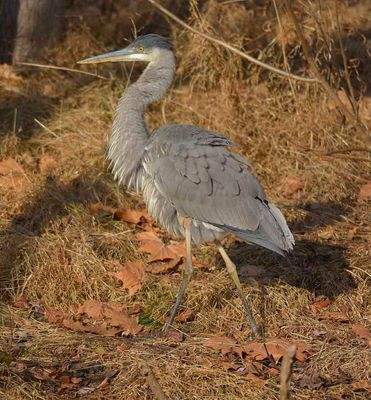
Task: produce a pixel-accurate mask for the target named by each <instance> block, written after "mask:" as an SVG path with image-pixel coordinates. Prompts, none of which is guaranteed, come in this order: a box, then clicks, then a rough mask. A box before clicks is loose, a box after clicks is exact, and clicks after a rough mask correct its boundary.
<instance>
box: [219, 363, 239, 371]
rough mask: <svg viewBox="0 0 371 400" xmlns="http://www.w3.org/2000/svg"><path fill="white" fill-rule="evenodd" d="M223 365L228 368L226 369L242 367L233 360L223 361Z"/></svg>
mask: <svg viewBox="0 0 371 400" xmlns="http://www.w3.org/2000/svg"><path fill="white" fill-rule="evenodd" d="M221 366H222V367H223V368H224V369H225V370H226V371H236V370H237V369H239V368H240V366H239V365H237V364H234V363H233V362H231V361H222V362H221Z"/></svg>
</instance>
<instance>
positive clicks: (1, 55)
mask: <svg viewBox="0 0 371 400" xmlns="http://www.w3.org/2000/svg"><path fill="white" fill-rule="evenodd" d="M18 10H19V0H0V64H4V63H8V64H9V63H11V62H12V52H13V47H14V41H15V37H16V34H17V15H18Z"/></svg>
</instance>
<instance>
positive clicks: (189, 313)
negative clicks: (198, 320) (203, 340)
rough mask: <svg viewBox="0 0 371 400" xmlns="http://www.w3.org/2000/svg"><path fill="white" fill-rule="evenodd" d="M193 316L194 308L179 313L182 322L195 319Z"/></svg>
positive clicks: (179, 319)
mask: <svg viewBox="0 0 371 400" xmlns="http://www.w3.org/2000/svg"><path fill="white" fill-rule="evenodd" d="M193 317H194V314H193V310H191V309H188V310H185V311H183V312H181V313H180V314H179V315H178V321H180V322H187V321H191V320H192V319H193Z"/></svg>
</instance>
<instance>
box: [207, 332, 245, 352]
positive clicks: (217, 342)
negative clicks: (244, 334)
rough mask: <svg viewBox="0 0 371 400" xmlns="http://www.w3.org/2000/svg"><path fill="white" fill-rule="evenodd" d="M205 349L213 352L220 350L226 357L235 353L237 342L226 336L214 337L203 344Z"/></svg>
mask: <svg viewBox="0 0 371 400" xmlns="http://www.w3.org/2000/svg"><path fill="white" fill-rule="evenodd" d="M203 345H204V346H205V347H208V348H209V349H212V350H218V351H220V352H221V354H222V355H223V356H224V355H226V354H227V353H230V352H232V351H234V348H235V346H237V342H236V341H235V340H234V339H231V338H228V337H226V336H214V337H211V338H208V339H206V340H205V341H204V342H203Z"/></svg>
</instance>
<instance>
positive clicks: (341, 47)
mask: <svg viewBox="0 0 371 400" xmlns="http://www.w3.org/2000/svg"><path fill="white" fill-rule="evenodd" d="M335 10H336V25H337V27H336V30H337V34H338V39H339V44H340V52H341V57H342V58H343V64H344V74H345V80H346V82H347V85H348V89H349V93H350V101H351V103H352V107H353V112H354V114H355V115H356V116H357V117H359V115H358V112H357V102H356V97H355V95H354V90H353V86H352V83H351V81H350V76H349V71H348V61H347V57H346V55H345V50H344V44H343V39H342V37H341V32H340V21H339V10H338V5H337V2H335Z"/></svg>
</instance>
